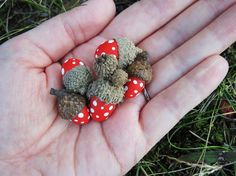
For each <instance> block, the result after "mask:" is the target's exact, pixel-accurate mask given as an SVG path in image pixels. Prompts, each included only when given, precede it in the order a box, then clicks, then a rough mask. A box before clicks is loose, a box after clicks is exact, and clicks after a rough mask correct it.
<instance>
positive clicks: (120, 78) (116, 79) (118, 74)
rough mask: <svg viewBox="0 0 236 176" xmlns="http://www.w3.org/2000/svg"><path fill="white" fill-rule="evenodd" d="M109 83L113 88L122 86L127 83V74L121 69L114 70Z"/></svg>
mask: <svg viewBox="0 0 236 176" xmlns="http://www.w3.org/2000/svg"><path fill="white" fill-rule="evenodd" d="M111 82H112V84H113V85H114V86H123V85H124V84H125V83H126V82H128V73H126V72H125V71H124V70H122V69H116V70H115V72H114V73H113V75H112V76H111Z"/></svg>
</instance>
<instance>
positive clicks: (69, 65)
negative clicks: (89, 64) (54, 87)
mask: <svg viewBox="0 0 236 176" xmlns="http://www.w3.org/2000/svg"><path fill="white" fill-rule="evenodd" d="M78 65H84V63H83V62H81V61H80V60H79V59H75V58H70V59H67V60H66V61H65V62H64V63H63V64H62V68H61V74H62V76H64V75H65V74H66V73H67V72H68V71H70V70H71V69H73V68H74V67H76V66H78Z"/></svg>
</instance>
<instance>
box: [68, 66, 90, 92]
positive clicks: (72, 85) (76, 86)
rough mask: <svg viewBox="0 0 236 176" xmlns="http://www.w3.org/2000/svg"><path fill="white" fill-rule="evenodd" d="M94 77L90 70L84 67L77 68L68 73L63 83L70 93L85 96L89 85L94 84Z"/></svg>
mask: <svg viewBox="0 0 236 176" xmlns="http://www.w3.org/2000/svg"><path fill="white" fill-rule="evenodd" d="M92 80H93V77H92V74H91V72H90V71H89V70H88V68H87V67H86V66H84V65H80V66H77V67H75V68H73V69H72V70H70V71H69V72H67V73H66V74H65V75H64V77H63V83H64V85H65V87H66V90H67V91H68V92H73V93H80V94H81V95H84V94H85V93H86V91H87V88H88V85H89V84H90V83H91V82H92Z"/></svg>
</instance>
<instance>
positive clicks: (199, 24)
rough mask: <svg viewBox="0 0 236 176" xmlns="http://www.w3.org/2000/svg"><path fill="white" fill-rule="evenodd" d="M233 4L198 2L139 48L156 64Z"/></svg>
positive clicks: (230, 0)
mask: <svg viewBox="0 0 236 176" xmlns="http://www.w3.org/2000/svg"><path fill="white" fill-rule="evenodd" d="M233 3H235V0H228V1H221V0H215V1H211V0H206V1H197V2H196V3H195V4H193V5H192V6H190V7H189V8H188V9H187V10H185V11H184V12H182V13H181V14H180V15H179V16H178V17H176V18H175V19H173V20H172V21H171V22H170V23H168V24H167V25H165V26H164V27H163V28H161V29H160V30H159V31H157V32H155V33H154V34H153V35H151V36H150V37H148V38H147V39H145V40H144V41H143V42H142V43H140V45H139V46H140V47H141V48H143V49H144V50H146V51H148V53H149V55H150V58H151V60H150V61H151V62H152V63H154V62H156V61H157V60H159V59H160V58H162V57H164V56H165V55H167V54H168V53H170V52H171V51H172V50H173V49H175V48H177V47H179V46H180V45H181V44H183V43H184V42H185V41H186V40H188V39H189V38H191V37H192V36H193V35H195V34H196V33H197V32H199V31H200V30H201V29H202V28H204V27H205V26H206V25H207V24H209V22H211V21H212V20H213V19H215V18H216V17H217V16H219V15H220V14H221V13H223V12H224V11H225V10H226V9H227V8H229V7H230V6H231V5H232V4H233ZM199 12H200V13H199Z"/></svg>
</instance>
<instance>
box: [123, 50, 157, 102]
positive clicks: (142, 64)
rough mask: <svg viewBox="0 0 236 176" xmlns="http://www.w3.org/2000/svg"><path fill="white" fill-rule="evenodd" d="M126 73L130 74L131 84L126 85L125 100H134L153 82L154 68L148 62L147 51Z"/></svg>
mask: <svg viewBox="0 0 236 176" xmlns="http://www.w3.org/2000/svg"><path fill="white" fill-rule="evenodd" d="M126 71H127V73H128V74H129V82H128V83H126V85H125V90H126V92H125V98H126V99H128V98H134V97H136V96H137V95H138V94H139V93H140V92H142V91H143V89H144V87H145V85H146V84H148V83H150V81H151V80H152V67H151V65H150V63H149V62H148V53H147V52H146V51H144V52H142V53H139V54H138V55H137V57H136V58H135V60H134V62H133V63H132V64H130V65H129V66H128V68H127V70H126Z"/></svg>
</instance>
